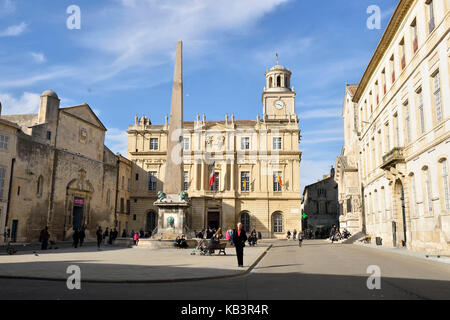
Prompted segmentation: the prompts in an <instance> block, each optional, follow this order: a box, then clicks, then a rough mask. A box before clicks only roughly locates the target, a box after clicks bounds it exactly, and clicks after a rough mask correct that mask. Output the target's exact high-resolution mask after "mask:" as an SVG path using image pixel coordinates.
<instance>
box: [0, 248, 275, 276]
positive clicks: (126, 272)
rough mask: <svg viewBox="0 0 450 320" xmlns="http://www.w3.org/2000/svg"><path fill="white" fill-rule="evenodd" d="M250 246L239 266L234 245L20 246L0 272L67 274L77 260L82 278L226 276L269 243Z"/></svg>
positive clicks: (2, 258)
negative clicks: (204, 248)
mask: <svg viewBox="0 0 450 320" xmlns="http://www.w3.org/2000/svg"><path fill="white" fill-rule="evenodd" d="M269 246H270V244H269V243H264V242H263V243H261V244H260V245H259V246H258V247H247V248H246V251H245V254H246V255H245V260H244V263H245V265H244V268H238V267H237V260H236V253H235V249H234V248H226V249H225V251H226V255H223V254H220V255H219V254H218V253H219V251H216V253H215V254H214V255H212V256H208V255H199V254H195V255H192V254H191V253H193V249H189V248H188V249H148V248H140V247H139V246H137V247H133V248H121V247H113V246H107V247H103V248H102V249H101V250H98V249H97V247H93V246H90V247H83V248H78V249H73V248H70V249H58V250H48V251H41V250H37V251H35V253H34V252H22V253H20V252H19V254H16V255H12V256H7V255H2V256H0V277H16V278H25V279H29V278H33V279H47V280H64V281H65V280H66V279H67V277H68V274H67V273H66V271H67V268H68V267H69V266H71V265H76V266H79V267H80V269H81V277H82V281H85V282H86V281H87V282H157V281H174V280H175V281H176V280H186V279H197V280H198V279H203V278H211V277H213V278H216V277H227V276H234V275H238V274H242V273H244V272H246V271H247V269H248V268H249V267H250V266H251V265H252V264H253V263H254V262H255V261H256V260H257V259H258V258H259V257H260V256H261V255H262V254H263V253H264V252H265V251H266V250H267V249H268V248H269Z"/></svg>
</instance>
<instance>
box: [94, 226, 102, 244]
mask: <svg viewBox="0 0 450 320" xmlns="http://www.w3.org/2000/svg"><path fill="white" fill-rule="evenodd" d="M95 234H96V235H97V248H98V249H100V245H101V244H102V240H103V231H102V227H100V226H98V229H97V232H96V233H95Z"/></svg>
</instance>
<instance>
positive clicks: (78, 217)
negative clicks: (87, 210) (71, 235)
mask: <svg viewBox="0 0 450 320" xmlns="http://www.w3.org/2000/svg"><path fill="white" fill-rule="evenodd" d="M82 221H83V207H79V206H74V207H73V230H76V229H81V223H82Z"/></svg>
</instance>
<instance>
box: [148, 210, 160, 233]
mask: <svg viewBox="0 0 450 320" xmlns="http://www.w3.org/2000/svg"><path fill="white" fill-rule="evenodd" d="M156 221H157V219H156V213H155V212H153V211H150V212H149V213H147V221H146V224H145V231H146V232H148V233H151V232H153V230H155V228H156Z"/></svg>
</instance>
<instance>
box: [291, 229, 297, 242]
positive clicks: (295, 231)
mask: <svg viewBox="0 0 450 320" xmlns="http://www.w3.org/2000/svg"><path fill="white" fill-rule="evenodd" d="M292 239H293V240H297V229H294V233H293V234H292Z"/></svg>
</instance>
